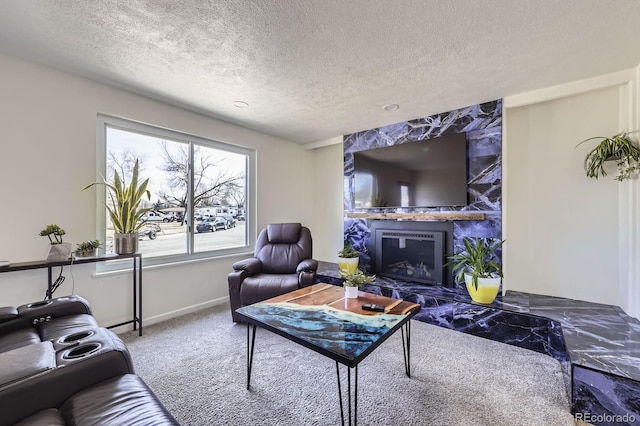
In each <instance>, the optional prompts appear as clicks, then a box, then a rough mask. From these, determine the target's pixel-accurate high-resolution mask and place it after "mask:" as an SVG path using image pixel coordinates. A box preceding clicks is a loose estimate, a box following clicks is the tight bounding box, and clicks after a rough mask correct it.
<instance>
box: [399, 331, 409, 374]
mask: <svg viewBox="0 0 640 426" xmlns="http://www.w3.org/2000/svg"><path fill="white" fill-rule="evenodd" d="M405 328H406V335H405ZM400 332H401V334H402V354H403V355H404V372H405V373H406V374H407V377H409V378H411V358H410V355H411V320H409V321H407V322H406V323H405V324H404V325H403V326H402V327H401V328H400Z"/></svg>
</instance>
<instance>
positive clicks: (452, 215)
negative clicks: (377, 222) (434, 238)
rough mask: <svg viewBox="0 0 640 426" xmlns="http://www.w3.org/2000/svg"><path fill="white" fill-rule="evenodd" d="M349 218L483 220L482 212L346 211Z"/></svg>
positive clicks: (484, 216) (483, 214)
mask: <svg viewBox="0 0 640 426" xmlns="http://www.w3.org/2000/svg"><path fill="white" fill-rule="evenodd" d="M345 216H346V217H347V218H349V219H392V220H393V219H395V220H485V218H486V215H485V213H482V212H414V213H373V212H372V213H363V212H347V213H346V214H345Z"/></svg>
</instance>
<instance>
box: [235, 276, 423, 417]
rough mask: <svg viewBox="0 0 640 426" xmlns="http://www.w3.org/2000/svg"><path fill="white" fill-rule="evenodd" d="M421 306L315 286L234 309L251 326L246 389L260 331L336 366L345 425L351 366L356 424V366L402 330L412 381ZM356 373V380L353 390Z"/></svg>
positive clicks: (350, 400) (351, 414)
mask: <svg viewBox="0 0 640 426" xmlns="http://www.w3.org/2000/svg"><path fill="white" fill-rule="evenodd" d="M364 303H372V304H376V305H381V306H384V307H385V311H384V312H372V311H366V310H363V309H362V305H363V304H364ZM419 310H420V305H418V304H415V303H410V302H405V301H403V300H398V299H392V298H390V297H385V296H379V295H375V294H370V293H365V292H358V298H357V299H346V298H345V297H344V290H343V289H342V287H339V286H335V285H331V284H324V283H320V284H314V285H312V286H309V287H305V288H301V289H299V290H295V291H292V292H290V293H286V294H283V295H281V296H277V297H274V298H271V299H268V300H265V301H263V302H259V303H255V304H253V305H249V306H244V307H242V308H239V309H237V310H236V312H237V313H238V314H239V315H240V317H241V318H242V320H243V321H246V322H247V389H249V388H250V385H251V367H252V364H253V350H254V348H255V339H256V327H260V328H264V329H266V330H269V331H271V332H273V333H276V334H279V335H280V336H282V337H285V338H287V339H289V340H291V341H293V342H296V343H298V344H300V345H302V346H304V347H306V348H309V349H311V350H313V351H315V352H317V353H319V354H322V355H324V356H326V357H328V358H330V359H332V360H334V361H335V362H336V373H337V379H338V398H339V400H340V417H341V419H342V424H343V425H344V424H345V410H344V404H343V395H342V394H343V392H342V384H341V380H340V366H339V364H342V365H344V366H346V367H347V390H346V399H347V405H348V411H347V418H348V421H349V425H351V424H353V425H356V424H357V420H358V364H359V363H360V362H361V361H362V360H363V359H365V358H366V357H367V356H368V355H369V354H370V353H371V352H373V350H374V349H375V348H377V347H378V346H380V344H381V343H382V342H384V341H385V340H387V339H388V338H389V336H391V335H392V334H393V333H395V332H396V331H397V330H398V329H400V331H401V333H402V351H403V355H404V367H405V373H406V375H407V376H408V377H411V366H410V354H411V351H410V345H411V321H409V320H410V319H411V318H412V317H413V316H414V315H415V314H416V313H417V312H418V311H419ZM352 370H353V376H354V385H353V389H352V386H351V379H352Z"/></svg>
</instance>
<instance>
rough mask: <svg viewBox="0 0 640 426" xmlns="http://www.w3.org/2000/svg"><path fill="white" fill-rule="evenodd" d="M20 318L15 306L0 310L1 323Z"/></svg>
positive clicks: (4, 307)
mask: <svg viewBox="0 0 640 426" xmlns="http://www.w3.org/2000/svg"><path fill="white" fill-rule="evenodd" d="M17 316H18V309H17V308H16V307H14V306H3V307H1V308H0V323H3V322H6V321H11V320H12V319H14V318H16V317H17Z"/></svg>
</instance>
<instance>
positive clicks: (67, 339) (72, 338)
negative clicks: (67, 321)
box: [58, 330, 96, 343]
mask: <svg viewBox="0 0 640 426" xmlns="http://www.w3.org/2000/svg"><path fill="white" fill-rule="evenodd" d="M94 334H96V333H95V331H93V330H84V331H79V332H78V333H73V334H69V335H67V336H63V337H61V338H60V339H59V340H58V343H75V342H77V341H80V340H82V339H86V338H87V337H90V336H93V335H94Z"/></svg>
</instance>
